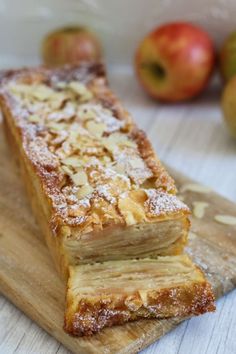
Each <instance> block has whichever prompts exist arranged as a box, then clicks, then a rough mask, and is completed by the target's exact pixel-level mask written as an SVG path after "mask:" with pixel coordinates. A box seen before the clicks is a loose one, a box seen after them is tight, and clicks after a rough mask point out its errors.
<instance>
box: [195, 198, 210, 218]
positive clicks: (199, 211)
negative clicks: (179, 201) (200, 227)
mask: <svg viewBox="0 0 236 354" xmlns="http://www.w3.org/2000/svg"><path fill="white" fill-rule="evenodd" d="M208 206H209V204H208V203H206V202H193V215H194V216H195V217H196V218H198V219H201V218H203V216H204V215H205V210H206V208H207V207H208Z"/></svg>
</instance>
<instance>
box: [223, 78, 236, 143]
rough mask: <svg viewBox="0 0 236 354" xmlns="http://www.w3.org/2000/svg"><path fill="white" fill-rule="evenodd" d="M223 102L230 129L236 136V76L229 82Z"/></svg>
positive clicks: (224, 91) (225, 117) (224, 92)
mask: <svg viewBox="0 0 236 354" xmlns="http://www.w3.org/2000/svg"><path fill="white" fill-rule="evenodd" d="M221 103H222V109H223V113H224V119H225V122H226V125H227V127H228V130H229V132H230V134H231V135H232V136H234V137H235V138H236V76H234V77H232V78H231V79H230V80H229V81H228V82H227V84H226V86H225V88H224V90H223V94H222V100H221Z"/></svg>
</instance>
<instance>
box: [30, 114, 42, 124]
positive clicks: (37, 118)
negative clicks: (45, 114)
mask: <svg viewBox="0 0 236 354" xmlns="http://www.w3.org/2000/svg"><path fill="white" fill-rule="evenodd" d="M28 120H29V122H31V123H39V122H40V118H39V116H36V115H35V114H32V115H31V116H29V117H28Z"/></svg>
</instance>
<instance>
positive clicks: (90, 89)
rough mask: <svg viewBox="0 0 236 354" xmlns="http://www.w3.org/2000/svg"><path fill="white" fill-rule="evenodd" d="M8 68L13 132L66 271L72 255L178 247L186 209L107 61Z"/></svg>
mask: <svg viewBox="0 0 236 354" xmlns="http://www.w3.org/2000/svg"><path fill="white" fill-rule="evenodd" d="M2 76H3V77H2V79H1V92H0V93H1V97H0V100H1V106H2V110H3V113H4V117H5V121H6V127H7V131H8V135H11V136H12V139H11V140H12V141H13V142H15V144H16V149H15V153H16V154H18V155H19V156H18V160H19V161H20V162H21V164H22V167H23V170H24V171H25V173H24V175H25V184H26V185H27V186H28V189H29V196H30V199H31V201H32V205H33V208H34V209H35V215H36V217H37V218H38V219H39V220H38V221H39V224H40V225H41V226H42V227H43V233H44V234H45V235H46V240H47V244H48V246H49V248H50V250H51V253H52V255H53V256H54V259H55V262H56V265H57V266H58V268H59V270H60V272H61V273H63V274H65V275H66V273H67V268H68V265H77V264H83V263H88V262H96V261H107V260H120V259H129V258H132V257H142V258H143V257H150V256H152V257H155V256H158V255H174V254H179V253H181V252H182V250H183V247H184V245H185V243H186V238H187V232H188V229H189V220H188V214H189V209H188V208H187V207H186V205H184V204H183V203H182V202H181V201H179V200H178V199H177V198H176V196H175V195H174V194H175V191H176V189H175V185H174V182H173V180H172V178H171V177H170V176H169V175H168V173H167V172H166V171H165V169H164V168H163V166H162V165H161V163H160V161H159V160H158V159H157V157H156V155H155V153H154V151H153V148H152V147H151V145H150V143H149V141H148V140H147V138H146V136H145V134H144V132H142V131H140V130H138V129H137V127H136V125H135V124H134V122H133V121H132V119H131V117H130V115H129V114H128V113H127V112H126V111H125V110H124V109H123V107H122V106H121V104H120V102H119V101H118V100H117V98H116V97H115V96H114V95H113V94H112V93H111V91H110V90H109V88H108V86H107V82H106V78H105V73H104V70H103V67H102V65H100V64H84V65H81V66H79V67H72V68H71V67H69V68H64V69H57V70H55V69H54V70H49V69H44V68H39V69H32V70H31V69H24V70H19V71H13V72H8V73H6V74H5V76H4V75H2ZM78 80H79V81H78Z"/></svg>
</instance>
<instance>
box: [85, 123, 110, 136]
mask: <svg viewBox="0 0 236 354" xmlns="http://www.w3.org/2000/svg"><path fill="white" fill-rule="evenodd" d="M86 128H87V129H88V131H89V132H90V133H92V134H93V135H95V136H96V137H101V136H102V134H103V133H104V131H105V130H106V125H105V124H103V123H96V122H94V121H92V120H90V121H88V123H87V124H86Z"/></svg>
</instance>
